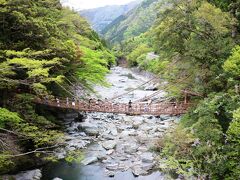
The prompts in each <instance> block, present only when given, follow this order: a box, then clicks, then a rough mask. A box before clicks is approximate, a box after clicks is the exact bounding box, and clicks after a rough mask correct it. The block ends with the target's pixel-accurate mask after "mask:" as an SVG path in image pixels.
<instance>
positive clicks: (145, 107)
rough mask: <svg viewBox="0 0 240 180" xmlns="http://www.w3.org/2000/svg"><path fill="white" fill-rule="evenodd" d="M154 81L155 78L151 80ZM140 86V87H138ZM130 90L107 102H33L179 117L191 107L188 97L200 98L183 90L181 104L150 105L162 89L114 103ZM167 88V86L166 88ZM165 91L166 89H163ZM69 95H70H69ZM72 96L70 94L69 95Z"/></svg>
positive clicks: (74, 108) (78, 109) (87, 109)
mask: <svg viewBox="0 0 240 180" xmlns="http://www.w3.org/2000/svg"><path fill="white" fill-rule="evenodd" d="M153 79H155V78H153ZM153 79H151V80H149V81H148V82H145V83H144V84H147V83H149V82H150V81H152V80H153ZM140 86H142V85H140ZM140 86H138V87H137V88H135V89H132V90H130V91H128V92H125V93H123V94H120V95H117V96H115V97H113V98H111V99H109V100H107V99H105V100H100V99H98V100H96V99H85V100H84V99H78V98H76V97H74V96H73V98H72V100H70V99H69V98H65V99H62V98H58V97H56V98H54V99H53V100H48V99H46V98H44V99H41V98H38V99H36V100H35V102H36V103H37V104H44V105H46V106H50V107H55V108H61V109H72V110H77V111H84V112H103V113H117V114H128V115H144V114H146V115H154V116H159V115H181V114H185V113H186V112H187V111H188V109H189V108H190V107H191V106H192V105H193V104H192V103H189V102H188V96H189V95H191V96H201V95H200V94H198V93H194V92H191V91H187V90H183V91H182V92H183V93H184V95H185V99H184V101H181V102H176V101H175V102H169V101H165V102H157V103H152V102H151V100H150V99H151V98H152V97H154V96H156V95H157V94H159V93H160V92H162V90H163V89H161V90H158V91H156V92H154V93H153V94H151V95H149V96H147V97H144V98H142V99H139V100H137V101H135V102H131V101H130V102H129V103H116V102H114V100H115V99H117V98H119V97H121V96H123V95H126V94H128V93H130V92H132V91H134V90H136V89H138V88H139V87H140ZM167 88H169V86H167ZM165 89H166V88H165ZM69 94H70V93H69ZM71 94H72V93H71Z"/></svg>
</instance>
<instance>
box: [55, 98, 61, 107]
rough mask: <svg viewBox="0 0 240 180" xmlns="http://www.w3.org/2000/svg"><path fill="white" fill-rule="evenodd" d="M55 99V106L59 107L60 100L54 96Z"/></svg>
mask: <svg viewBox="0 0 240 180" xmlns="http://www.w3.org/2000/svg"><path fill="white" fill-rule="evenodd" d="M56 101H57V106H58V107H59V106H60V101H59V99H58V98H56Z"/></svg>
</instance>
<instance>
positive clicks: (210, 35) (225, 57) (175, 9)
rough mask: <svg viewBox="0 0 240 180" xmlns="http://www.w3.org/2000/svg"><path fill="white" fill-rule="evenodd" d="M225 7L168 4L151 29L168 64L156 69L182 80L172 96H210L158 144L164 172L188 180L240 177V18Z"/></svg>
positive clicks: (198, 0) (196, 1) (179, 0)
mask: <svg viewBox="0 0 240 180" xmlns="http://www.w3.org/2000/svg"><path fill="white" fill-rule="evenodd" d="M224 2H225V1H205V0H192V1H184V0H166V1H164V3H163V4H162V6H161V7H162V8H160V9H159V16H158V19H157V20H156V24H155V25H154V27H153V28H152V30H151V33H152V34H155V38H154V47H153V48H154V50H155V51H156V52H157V53H158V54H159V56H160V57H159V60H158V61H159V62H167V63H166V68H162V67H161V66H159V67H155V68H159V69H160V71H159V73H160V74H161V76H162V77H164V78H166V79H167V80H168V81H169V82H173V83H174V82H178V81H181V83H179V84H178V85H177V86H178V87H174V88H172V91H178V90H180V89H183V88H187V89H191V90H194V91H197V92H201V93H202V94H203V95H204V99H202V100H200V99H199V102H198V104H197V105H196V107H194V108H192V110H191V111H190V112H189V113H188V114H186V115H185V116H184V117H183V119H182V120H181V122H180V124H179V125H178V126H177V127H176V128H175V129H174V131H173V132H171V133H168V134H167V135H166V136H165V138H163V139H161V140H159V143H158V147H159V150H160V154H161V157H163V158H164V160H163V162H162V165H161V168H162V170H166V171H168V172H173V171H174V172H177V173H178V174H181V175H184V176H185V177H186V178H190V177H193V176H195V177H198V178H204V179H209V178H210V179H239V177H240V163H239V160H238V159H239V157H240V154H239V152H240V147H239V137H240V136H239V135H240V134H239V131H238V130H239V124H238V116H239V107H240V100H239V98H240V97H239V75H240V74H239V68H240V67H239V45H238V37H239V31H238V26H239V23H238V22H239V21H238V20H239V19H237V18H238V17H237V16H236V15H237V14H238V9H236V8H235V9H234V10H235V11H234V12H233V11H232V8H231V7H232V6H233V5H235V4H236V3H234V2H231V3H229V2H228V1H226V2H225V3H224ZM163 7H164V8H163ZM220 8H221V9H220ZM169 65H171V66H170V67H171V68H169ZM161 69H163V71H162V70H161ZM182 80H183V81H182Z"/></svg>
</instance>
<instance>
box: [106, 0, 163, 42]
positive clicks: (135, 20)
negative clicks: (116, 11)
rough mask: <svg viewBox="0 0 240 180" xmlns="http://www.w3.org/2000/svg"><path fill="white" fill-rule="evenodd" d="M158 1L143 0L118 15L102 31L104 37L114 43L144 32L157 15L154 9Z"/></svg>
mask: <svg viewBox="0 0 240 180" xmlns="http://www.w3.org/2000/svg"><path fill="white" fill-rule="evenodd" d="M159 1H161V0H145V1H143V2H142V3H141V5H139V6H138V7H136V8H134V9H132V10H131V11H130V12H128V13H127V14H125V15H121V16H119V17H118V18H117V19H115V20H114V21H113V22H112V23H111V24H109V25H108V26H107V27H106V28H105V29H104V30H103V31H102V34H103V35H104V37H105V39H106V40H108V41H109V42H110V43H111V44H115V43H116V42H121V41H123V40H126V39H128V38H131V37H135V36H138V35H140V34H141V33H144V32H146V31H147V30H148V29H149V28H150V27H151V26H152V25H153V23H154V21H155V19H156V17H157V11H156V10H155V9H156V6H157V3H158V2H159Z"/></svg>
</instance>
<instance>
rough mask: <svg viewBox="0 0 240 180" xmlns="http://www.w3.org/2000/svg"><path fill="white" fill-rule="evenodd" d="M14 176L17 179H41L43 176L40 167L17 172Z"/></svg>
mask: <svg viewBox="0 0 240 180" xmlns="http://www.w3.org/2000/svg"><path fill="white" fill-rule="evenodd" d="M14 178H15V179H17V180H40V179H41V178H42V173H41V170H40V169H35V170H32V171H26V172H22V173H20V174H17V175H16V176H14Z"/></svg>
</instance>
